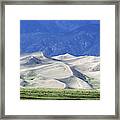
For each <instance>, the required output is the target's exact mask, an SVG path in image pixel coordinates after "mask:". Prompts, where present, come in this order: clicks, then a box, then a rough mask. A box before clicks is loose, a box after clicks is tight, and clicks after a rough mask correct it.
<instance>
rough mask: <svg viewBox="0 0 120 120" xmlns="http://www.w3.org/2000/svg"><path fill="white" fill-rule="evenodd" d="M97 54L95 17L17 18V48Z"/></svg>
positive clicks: (24, 50) (46, 51)
mask: <svg viewBox="0 0 120 120" xmlns="http://www.w3.org/2000/svg"><path fill="white" fill-rule="evenodd" d="M36 51H42V52H43V53H44V55H46V56H50V57H51V56H55V55H60V54H65V53H69V54H71V55H74V56H80V55H91V56H99V55H100V21H99V20H37V21H36V20H21V21H20V52H21V54H23V53H32V52H36Z"/></svg>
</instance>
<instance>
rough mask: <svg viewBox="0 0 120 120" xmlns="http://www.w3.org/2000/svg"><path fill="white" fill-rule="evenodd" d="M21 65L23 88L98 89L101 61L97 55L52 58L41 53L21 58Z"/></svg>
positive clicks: (66, 55) (67, 55)
mask: <svg viewBox="0 0 120 120" xmlns="http://www.w3.org/2000/svg"><path fill="white" fill-rule="evenodd" d="M20 65H21V70H20V71H21V72H20V77H21V82H20V85H21V87H45V88H80V89H92V88H99V84H100V82H99V81H100V79H99V78H100V76H99V74H100V58H99V57H96V56H81V57H75V56H73V55H70V54H65V55H59V56H55V57H52V58H50V57H46V56H44V55H43V53H41V52H40V53H35V54H34V53H32V54H29V55H24V56H22V57H21V59H20ZM93 79H94V82H93V81H92V80H93ZM96 86H97V87H96Z"/></svg>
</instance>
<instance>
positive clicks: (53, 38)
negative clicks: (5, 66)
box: [20, 20, 100, 100]
mask: <svg viewBox="0 0 120 120" xmlns="http://www.w3.org/2000/svg"><path fill="white" fill-rule="evenodd" d="M20 98H21V99H40V100H99V99H100V21H99V20H20Z"/></svg>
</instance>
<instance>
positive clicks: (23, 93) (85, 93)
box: [20, 88, 100, 100]
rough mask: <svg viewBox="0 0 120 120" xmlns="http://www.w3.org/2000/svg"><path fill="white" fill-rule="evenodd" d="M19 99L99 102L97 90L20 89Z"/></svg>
mask: <svg viewBox="0 0 120 120" xmlns="http://www.w3.org/2000/svg"><path fill="white" fill-rule="evenodd" d="M20 99H23V100H26V99H39V100H99V99H100V92H99V90H95V89H93V90H81V89H56V88H20Z"/></svg>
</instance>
